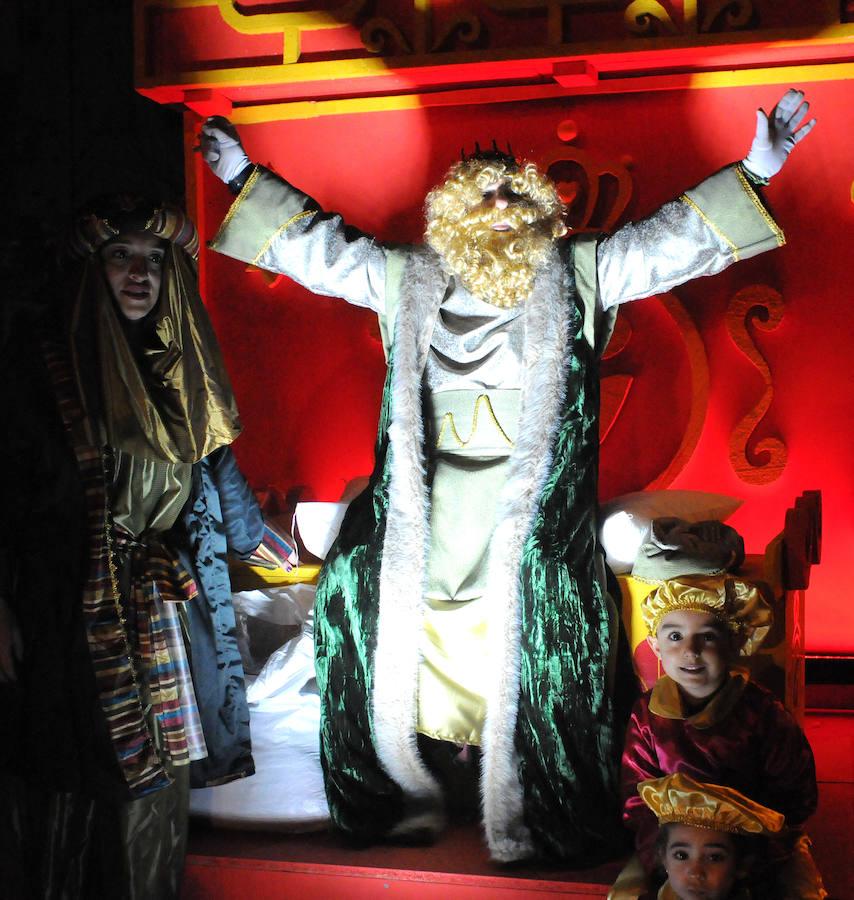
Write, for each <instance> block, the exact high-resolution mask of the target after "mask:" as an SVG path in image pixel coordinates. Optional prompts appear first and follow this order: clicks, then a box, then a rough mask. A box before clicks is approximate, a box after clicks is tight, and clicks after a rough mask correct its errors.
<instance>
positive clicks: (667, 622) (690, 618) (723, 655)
mask: <svg viewBox="0 0 854 900" xmlns="http://www.w3.org/2000/svg"><path fill="white" fill-rule="evenodd" d="M649 644H650V646H651V647H652V649H653V652H654V653H655V655H656V656H657V657H658V658H659V659H660V660H661V666H662V668H663V669H664V671H665V672H666V673H667V674H668V675H669V676H670V677H671V678H672V679H673V680H674V681H675V682H676V684H678V685H679V687H680V688H681V689H682V692H683V693H684V694H685V695H686V696H687V697H689V698H690V699H692V700H705V699H706V698H708V697H710V696H711V695H712V694H714V692H715V691H716V690H717V689H718V688H719V687H720V686H721V685H722V684H723V682H724V679H725V678H726V675H727V671H728V669H729V662H730V657H731V655H732V639H731V637H730V635H729V632H728V631H727V630H726V628H725V627H724V626H723V625H722V624H721V622H720V621H719V620H718V619H717V618H715V616H713V615H712V614H711V613H705V612H696V611H693V610H674V611H673V612H669V613H667V615H666V616H665V617H664V618H663V619H662V620H661V622H660V624H659V626H658V631H657V632H656V635H655V637H650V638H649Z"/></svg>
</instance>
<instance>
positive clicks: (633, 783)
mask: <svg viewBox="0 0 854 900" xmlns="http://www.w3.org/2000/svg"><path fill="white" fill-rule="evenodd" d="M648 701H649V695H645V696H643V697H641V698H640V700H638V701H637V703H636V704H635V708H634V709H633V710H632V715H631V718H630V719H629V727H628V729H627V731H626V743H625V747H624V749H623V760H622V767H621V768H622V774H621V790H622V797H623V821H624V822H625V824H626V825H627V826H628V827H629V828H631V829H632V831H634V832H635V848H636V850H637V854H638V857H639V858H640V861H641V863H642V864H643V867H644V869H646V871H647V873H652V872H653V871H655V869H656V867H657V865H658V859H657V857H656V853H655V839H656V837H657V836H658V820H657V819H656V817H655V815H654V814H653V813H652V810H650V808H649V807H648V806H647V805H646V804H645V803H644V802H643V800H641V798H640V795H639V794H638V791H637V786H638V784H640V782H641V781H646V780H647V779H648V778H661V776H662V775H666V774H667V773H666V772H664V771H662V769H661V765H660V763H659V760H658V753H657V751H656V746H655V739H654V737H653V734H652V731H651V729H650V727H649V722H648V717H649V710H648V707H647V704H648Z"/></svg>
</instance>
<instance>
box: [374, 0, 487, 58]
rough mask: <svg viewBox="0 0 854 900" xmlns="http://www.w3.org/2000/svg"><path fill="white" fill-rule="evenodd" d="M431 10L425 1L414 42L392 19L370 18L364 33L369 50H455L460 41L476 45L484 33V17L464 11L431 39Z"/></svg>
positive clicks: (386, 52)
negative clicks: (482, 18) (453, 48)
mask: <svg viewBox="0 0 854 900" xmlns="http://www.w3.org/2000/svg"><path fill="white" fill-rule="evenodd" d="M428 13H429V6H428V5H427V4H426V2H425V4H424V5H423V8H422V9H421V10H420V11H419V15H417V17H416V27H415V34H414V36H413V40H412V41H409V40H407V38H406V36H405V35H404V34H403V32H402V31H401V30H400V28H398V26H397V25H396V24H395V23H394V22H392V20H391V19H388V18H386V17H384V16H376V17H375V18H373V19H370V20H369V21H368V22H366V23H365V25H364V26H363V28H362V31H361V33H360V37H361V39H362V43H363V44H364V45H365V49H366V50H368V51H369V52H371V53H377V54H380V55H383V56H388V55H392V54H395V55H400V56H403V55H407V54H412V53H418V54H422V53H425V52H429V53H437V52H440V51H443V50H449V49H451V48H452V47H453V46H454V44H455V43H456V42H457V41H460V42H462V43H464V44H472V43H474V42H475V41H476V40H477V39H478V38H479V37H480V35H481V30H482V25H481V21H480V19H478V17H477V16H475V15H473V14H472V13H461V14H460V15H458V16H455V17H454V18H453V19H451V20H450V21H449V22H446V23H445V24H444V25H443V27H442V29H441V31H440V32H439V34H438V35H437V36H436V37H435V39H434V38H431V36H430V35H431V22H430V20H429V16H428ZM428 48H429V49H428Z"/></svg>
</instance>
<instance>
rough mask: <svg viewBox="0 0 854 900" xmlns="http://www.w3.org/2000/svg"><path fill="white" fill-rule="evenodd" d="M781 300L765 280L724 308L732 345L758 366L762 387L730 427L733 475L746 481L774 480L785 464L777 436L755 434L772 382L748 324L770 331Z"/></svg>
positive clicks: (770, 395)
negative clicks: (760, 394)
mask: <svg viewBox="0 0 854 900" xmlns="http://www.w3.org/2000/svg"><path fill="white" fill-rule="evenodd" d="M783 312H784V303H783V298H782V296H781V295H780V293H779V292H778V291H775V290H774V289H773V288H771V287H769V286H768V285H765V284H756V285H751V286H750V287H746V288H742V289H741V290H740V291H738V293H737V294H735V296H734V297H733V298H732V300H731V301H730V304H729V308H728V309H727V312H726V324H727V329H728V330H729V333H730V335H731V337H732V339H733V341H735V345H736V347H738V349H739V350H741V352H742V353H743V354H744V355H745V356H746V357H747V358H748V359H749V360H750V361H751V362H752V363H753V365H754V366H756V368H757V369H758V370H759V374H760V375H761V376H762V380H763V382H764V389H763V392H762V396H761V397H760V399H759V402H758V403H757V404H756V405H755V406H754V407H753V409H752V410H751V411H750V412H749V413H747V415H746V416H744V417H743V418H742V419H741V421H740V422H739V423H738V424H737V425H736V426H735V428H734V429H733V432H732V435H731V436H730V440H729V458H730V462H731V463H732V467H733V469H735V473H736V475H738V477H739V478H740V479H741V480H742V481H746V482H747V483H748V484H769V483H770V482H772V481H776V480H777V479H778V478H779V477H780V475H781V474H782V473H783V469H784V468H785V467H786V461H787V458H788V451H787V449H786V445H785V444H784V443H783V441H782V440H781V439H780V438H779V437H774V436H766V437H762V438H756V437H755V434H756V432H757V431H758V429H759V426H760V424H761V422H762V420H763V419H764V418H765V415H766V414H767V412H768V409H769V408H770V406H771V401H772V399H773V396H774V386H773V382H772V378H771V370H770V369H769V367H768V363H767V362H766V361H765V357H764V356H763V355H762V353H761V352H760V351H759V348H758V347H757V346H756V343H755V341H754V339H753V335H752V333H751V328H749V327H748V326H751V325H752V326H753V327H754V328H758V329H761V330H762V331H773V330H774V329H775V328H776V327H777V326H778V325H779V324H780V321H781V319H782V318H783Z"/></svg>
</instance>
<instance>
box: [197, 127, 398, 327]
mask: <svg viewBox="0 0 854 900" xmlns="http://www.w3.org/2000/svg"><path fill="white" fill-rule="evenodd" d="M200 149H201V152H202V155H203V157H204V159H205V161H206V162H207V163H208V165H209V166H210V168H211V170H212V171H213V173H214V174H215V175H216V176H217V177H218V178H220V179H221V180H222V181H224V182H225V183H226V184H228V185H229V187H230V188H232V190H234V191H236V192H237V191H239V193H238V196H237V198H236V199H235V201H234V203H233V204H232V206H231V209H230V210H229V211H228V214H227V215H226V217H225V220H224V222H223V224H222V226H221V227H220V230H219V232H218V233H217V235H216V236H215V237H214V239H213V241H212V242H211V248H212V249H214V250H216V251H218V252H220V253H224V254H225V255H226V256H232V257H234V258H236V259H240V260H243V261H244V262H248V263H251V264H252V265H256V266H259V267H261V268H263V269H268V270H269V271H271V272H280V273H282V274H283V275H287V276H289V277H290V278H293V279H294V280H295V281H297V282H299V283H300V284H301V285H303V286H304V287H307V288H308V289H309V290H310V291H313V292H314V293H315V294H324V295H327V296H331V297H343V298H344V299H345V300H347V301H348V302H350V303H354V304H356V305H358V306H366V307H368V308H370V309H373V310H374V311H375V312H376V313H378V314H379V315H381V316H382V315H383V314H384V312H385V277H386V260H387V250H386V248H385V247H383V246H382V245H381V244H379V243H378V242H377V241H376V240H375V239H374V238H373V237H371V236H370V235H366V234H363V233H362V232H360V231H357V230H356V229H355V228H352V227H350V226H348V225H345V223H344V221H343V220H342V218H341V216H339V215H337V214H335V213H327V212H324V211H323V210H322V209H321V208H320V206H319V204H318V203H317V202H316V201H314V200H312V199H311V197H308V196H306V195H305V194H303V193H302V192H301V191H299V190H297V189H296V188H295V187H293V186H292V185H290V184H288V183H287V182H286V181H285V180H284V179H282V178H280V177H279V176H278V175H276V174H275V173H273V172H271V171H269V170H268V169H265V168H263V167H262V166H254V165H253V164H252V163H251V162H250V161H249V158H248V157H247V155H246V152H245V151H244V149H243V146H242V145H241V143H240V138H239V136H238V134H237V131H236V129H235V128H234V126H233V125H231V123H230V122H228V120H226V119H223V118H222V117H220V116H215V117H213V118H211V119H208V120H207V121H206V122H205V124H204V125H203V126H202V134H201V141H200Z"/></svg>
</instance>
